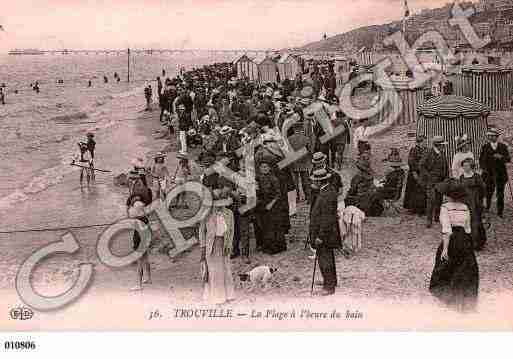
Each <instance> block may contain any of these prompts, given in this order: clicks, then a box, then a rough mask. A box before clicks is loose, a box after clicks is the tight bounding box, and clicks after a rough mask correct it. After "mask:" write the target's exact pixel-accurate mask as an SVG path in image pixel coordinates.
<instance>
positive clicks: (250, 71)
mask: <svg viewBox="0 0 513 359" xmlns="http://www.w3.org/2000/svg"><path fill="white" fill-rule="evenodd" d="M232 63H233V66H235V68H236V69H237V78H238V79H239V80H241V79H244V78H246V77H247V78H248V79H249V80H250V81H258V66H257V64H256V63H255V62H254V61H253V59H252V58H250V57H249V56H248V55H247V54H242V55H240V56H238V57H237V58H236V59H235V60H233V61H232Z"/></svg>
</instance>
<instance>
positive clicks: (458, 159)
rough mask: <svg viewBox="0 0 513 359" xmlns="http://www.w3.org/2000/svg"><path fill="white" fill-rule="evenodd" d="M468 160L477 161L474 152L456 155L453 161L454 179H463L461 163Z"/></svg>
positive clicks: (457, 153)
mask: <svg viewBox="0 0 513 359" xmlns="http://www.w3.org/2000/svg"><path fill="white" fill-rule="evenodd" d="M467 158H472V159H475V158H474V154H473V153H472V151H469V152H456V153H455V154H454V157H453V159H452V178H460V177H461V175H462V174H463V167H462V165H461V163H462V162H463V160H464V159H467Z"/></svg>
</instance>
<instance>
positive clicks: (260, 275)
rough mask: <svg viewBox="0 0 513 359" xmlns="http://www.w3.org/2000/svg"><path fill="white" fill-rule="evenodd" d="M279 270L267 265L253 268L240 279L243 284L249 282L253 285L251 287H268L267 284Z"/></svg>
mask: <svg viewBox="0 0 513 359" xmlns="http://www.w3.org/2000/svg"><path fill="white" fill-rule="evenodd" d="M277 270H278V268H276V267H269V266H266V265H262V266H258V267H255V268H253V269H252V270H250V271H249V272H247V273H243V274H239V279H240V281H241V282H248V283H250V284H251V286H253V287H254V286H256V285H259V284H260V285H261V286H263V287H265V286H266V284H267V283H268V282H269V280H270V279H271V277H272V276H273V274H274V273H276V271H277Z"/></svg>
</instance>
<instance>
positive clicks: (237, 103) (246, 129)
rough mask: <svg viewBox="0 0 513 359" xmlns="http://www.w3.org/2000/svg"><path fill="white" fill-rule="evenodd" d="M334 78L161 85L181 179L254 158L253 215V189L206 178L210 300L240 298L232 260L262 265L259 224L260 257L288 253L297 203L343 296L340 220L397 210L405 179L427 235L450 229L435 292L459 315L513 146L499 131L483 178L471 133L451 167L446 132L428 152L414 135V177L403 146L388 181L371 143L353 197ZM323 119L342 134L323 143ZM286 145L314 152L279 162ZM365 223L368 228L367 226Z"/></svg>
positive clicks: (211, 74) (328, 281)
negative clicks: (437, 227)
mask: <svg viewBox="0 0 513 359" xmlns="http://www.w3.org/2000/svg"><path fill="white" fill-rule="evenodd" d="M333 78H334V72H333V67H331V66H325V67H323V68H322V69H321V70H320V69H319V67H315V66H314V67H313V68H312V69H310V73H309V74H308V80H304V79H303V76H302V74H298V75H297V76H296V78H295V79H294V80H289V79H284V80H283V81H282V82H281V83H279V84H256V83H254V82H251V81H249V80H248V79H236V73H234V71H233V69H232V66H231V65H230V64H214V65H211V66H205V67H203V68H201V69H194V70H192V71H189V72H185V73H183V74H182V76H179V77H176V78H174V79H165V81H164V82H162V81H161V80H160V78H159V79H158V82H157V84H158V85H157V93H158V95H159V105H160V108H161V114H160V120H161V121H162V123H163V125H165V126H168V128H169V134H170V135H171V136H173V137H175V136H176V138H177V139H178V140H177V142H178V143H179V152H178V154H177V158H179V160H180V161H179V164H178V167H177V170H176V173H175V176H173V179H174V182H175V184H179V183H184V182H185V181H187V180H188V179H190V178H191V176H192V171H191V162H192V161H191V160H195V161H196V160H197V162H199V163H201V164H202V165H203V166H205V168H208V167H209V166H210V165H212V164H214V163H215V162H216V161H222V163H224V164H226V166H227V167H228V168H229V169H231V170H232V171H234V172H238V173H240V174H242V175H246V174H248V175H249V174H251V173H248V171H250V170H251V169H250V168H247V166H246V162H245V155H247V153H245V152H244V151H246V150H247V148H250V149H251V150H253V151H254V153H253V155H254V162H255V167H254V168H255V174H254V175H255V179H256V188H257V192H256V194H257V204H256V207H255V208H253V209H251V210H250V211H241V210H240V209H241V208H242V207H243V205H244V204H246V202H247V198H246V193H245V192H244V191H241V189H240V188H237V186H236V185H235V184H234V183H232V182H230V181H228V180H226V179H225V178H223V177H222V176H220V175H219V174H217V173H211V172H205V173H204V174H203V175H202V176H201V179H200V180H201V182H202V183H203V185H204V186H206V187H207V188H209V190H211V191H212V194H213V196H214V200H215V201H214V210H213V211H212V212H211V213H210V214H209V216H208V217H207V218H206V219H205V220H204V221H202V223H201V225H200V243H201V248H202V252H201V253H202V254H201V262H202V277H203V279H204V280H205V282H206V283H207V284H208V287H209V289H208V290H206V292H205V293H206V295H207V297H208V293H210V294H211V297H212V296H214V297H215V298H216V299H215V301H216V302H219V303H222V302H224V301H226V300H229V299H231V298H232V297H233V280H231V279H230V280H228V279H227V278H231V275H232V274H231V268H230V259H234V258H236V257H239V256H242V258H243V261H244V262H245V263H248V264H249V263H251V258H250V245H249V233H250V225H252V226H253V229H254V233H255V237H256V244H257V251H262V252H263V253H265V254H268V255H275V254H278V253H282V252H284V251H286V250H287V239H286V235H287V234H288V233H289V231H290V229H291V217H292V216H294V215H296V210H297V208H296V206H297V202H298V201H306V202H307V204H309V205H310V212H309V213H310V222H309V223H310V224H309V226H310V227H309V229H308V233H309V235H308V243H309V245H310V246H311V248H312V250H314V251H315V258H316V260H317V261H318V263H319V268H320V271H321V273H322V276H323V283H322V285H323V290H322V291H321V292H320V293H321V294H322V295H331V294H333V293H334V292H335V288H336V286H337V275H336V265H335V263H336V261H335V251H334V250H335V249H336V248H340V247H342V242H343V237H344V235H345V234H346V233H347V228H346V227H344V228H343V224H344V223H341V219H343V218H346V217H347V216H346V214H350V217H351V223H346V224H347V225H348V226H350V225H352V224H353V223H352V221H353V218H360V219H363V218H365V217H373V216H382V215H383V213H384V211H385V209H386V208H387V207H392V208H396V207H395V206H396V204H397V203H398V201H399V200H400V199H401V198H402V194H403V185H404V184H406V188H405V191H404V202H403V207H404V208H405V209H407V210H408V211H409V212H410V213H411V214H414V215H418V216H424V215H425V216H426V225H427V227H428V228H429V227H431V226H432V224H433V222H440V224H441V226H442V233H443V240H442V244H441V245H440V248H439V249H438V251H437V254H436V265H435V268H434V271H433V275H432V280H431V285H430V290H431V291H432V293H433V294H434V295H436V296H437V297H439V298H440V299H442V300H444V301H445V302H446V303H448V304H450V305H456V306H458V307H459V308H460V309H461V307H464V306H470V307H473V306H474V305H475V299H476V298H477V288H478V281H479V278H478V267H477V262H476V260H475V255H474V251H475V250H481V249H483V248H484V246H485V243H486V230H485V228H484V221H485V218H484V217H485V214H486V213H487V212H488V211H489V210H490V206H491V202H492V201H491V200H492V195H493V193H494V192H496V193H497V215H498V216H499V217H502V216H503V211H504V188H505V184H506V183H507V180H508V178H507V171H506V167H505V165H506V163H508V162H509V161H510V156H509V152H508V149H507V147H506V145H505V144H503V143H500V142H498V138H499V135H500V133H499V132H498V130H497V129H493V128H490V129H489V132H488V134H487V135H488V138H489V143H487V144H486V145H485V146H483V148H482V149H481V152H480V158H479V168H480V169H481V171H480V173H478V171H476V167H477V164H476V161H477V159H476V158H475V156H474V155H473V154H472V152H471V151H470V147H469V144H470V142H469V139H468V137H467V136H466V135H462V136H460V137H459V138H457V141H458V146H457V148H458V152H457V153H456V155H455V156H454V158H453V159H452V160H449V159H447V158H446V155H445V151H444V146H445V145H446V141H445V139H444V138H443V137H442V136H435V137H434V138H432V139H430V143H431V144H432V145H431V148H427V146H426V144H427V140H428V139H427V138H426V137H425V136H424V135H423V134H420V133H413V134H411V136H414V137H415V138H416V145H415V147H414V148H412V149H411V151H410V153H409V156H408V163H407V166H408V169H409V170H408V172H406V171H405V169H404V167H406V163H403V161H402V159H401V156H400V152H399V150H398V149H396V148H391V149H390V152H389V154H388V155H387V157H386V158H385V159H384V162H385V166H386V168H387V170H386V173H385V176H384V178H377V177H376V176H375V171H374V170H373V168H372V161H371V159H372V156H373V153H372V148H371V144H370V143H369V141H365V140H360V141H359V142H358V144H357V147H358V153H357V155H355V159H354V160H355V167H356V171H357V173H356V174H355V175H354V176H353V177H352V179H351V181H350V187H349V189H348V190H347V193H346V196H345V198H344V197H343V194H344V189H343V181H342V177H341V174H340V171H339V170H340V169H341V168H342V166H343V165H344V164H345V161H344V150H345V146H346V144H348V143H349V142H350V141H351V139H352V138H351V119H350V118H348V117H347V116H346V115H345V114H344V113H343V112H342V111H341V110H340V109H339V108H338V106H336V105H337V100H336V98H335V97H334V93H335V91H334V87H335V85H336V81H335V82H334V81H333ZM334 83H335V85H334ZM312 108H315V111H312V110H311V109H312ZM319 116H325V118H328V119H329V121H332V124H333V125H334V126H335V127H337V128H342V129H343V130H342V131H339V132H338V135H337V136H335V137H332V138H330V139H329V140H328V141H327V142H323V141H322V140H321V137H322V136H323V135H325V134H326V133H325V130H324V129H323V127H322V126H321V125H320V121H319V120H318V119H319ZM290 118H293V119H294V121H292V126H290V127H287V128H285V129H283V125H284V123H286V122H287V120H288V119H290ZM277 129H279V130H277ZM282 129H283V131H284V133H283V134H282V133H281V132H282ZM284 138H286V139H287V141H284ZM450 140H452V139H450ZM252 141H256V143H257V145H256V147H254V148H253V147H247V146H245V145H246V144H248V143H250V142H252ZM284 142H287V144H288V145H289V146H290V147H291V148H292V149H293V151H299V150H300V149H302V148H306V152H305V153H304V154H303V156H300V157H299V158H297V159H296V161H293V162H292V163H290V165H288V166H286V167H283V166H280V162H281V161H283V160H284V159H285V158H286V157H287V151H286V147H287V146H286V145H284ZM193 149H194V150H193ZM241 149H243V150H242V151H241ZM193 153H194V154H195V155H197V158H195V157H194V156H193ZM163 158H164V154H158V155H157V156H156V157H155V161H156V162H155V163H156V165H157V164H158V166H157V167H158V168H159V169H158V170H155V169H152V170H151V171H149V175H150V177H151V178H156V179H157V186H158V188H159V189H158V190H157V189H156V188H155V187H154V189H155V190H156V193H159V195H161V196H162V195H163V196H165V192H164V193H163V192H162V191H161V190H160V188H161V187H162V183H161V179H162V178H163V177H165V176H167V175H169V173H168V172H167V170H166V171H163V170H162V167H163V166H164V165H163ZM449 164H452V166H450V165H449ZM136 167H137V166H136ZM140 167H143V166H139V168H140ZM157 172H158V173H157ZM156 173H157V174H156ZM345 173H347V172H345ZM135 176H136V177H137V180H136V182H137V183H139V186H141V188H144V189H143V190H142V193H143V194H144V193H146V192H147V191H148V188H149V187H150V186H151V184H150V183H149V181H148V179H147V178H145V175H142V176H139V175H137V174H136V175H135ZM150 192H151V190H150ZM137 193H138V191H136V190H135V189H134V190H133V191H131V199H130V200H129V202H127V204H128V205H130V204H131V203H132V202H133V196H134V194H135V195H137ZM180 196H181V197H179V198H177V199H176V200H175V201H174V202H173V203H174V204H173V206H177V207H178V206H187V205H188V204H187V201H186V200H185V199H184V196H185V195H184V194H181V195H180ZM443 196H445V197H447V198H449V202H448V203H445V204H442V198H443ZM143 197H144V200H143ZM147 197H149V199H148V198H147ZM136 198H138V199H139V200H142V201H143V203H147V202H148V201H151V196H148V195H147V194H144V195H142V194H141V193H139V195H138V197H136ZM345 211H347V212H345ZM358 228H359V229H360V230H361V226H360V225H359V227H358ZM447 263H449V264H450V265H449V264H447ZM141 268H142V266H141ZM142 272H143V270H142V269H141V271H140V273H142ZM141 276H142V274H141ZM141 283H142V277H141V281H140V284H141ZM137 288H138V289H140V288H142V287H141V285H139V286H138V287H137Z"/></svg>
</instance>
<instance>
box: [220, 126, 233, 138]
mask: <svg viewBox="0 0 513 359" xmlns="http://www.w3.org/2000/svg"><path fill="white" fill-rule="evenodd" d="M232 130H233V128H231V127H230V126H223V127H222V128H221V131H219V134H221V135H223V136H224V135H226V134H228V133H230V132H232Z"/></svg>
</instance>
